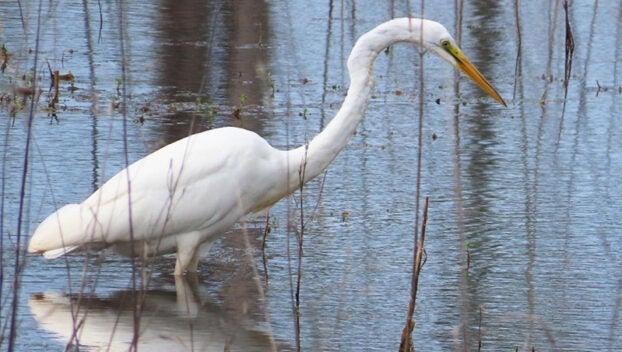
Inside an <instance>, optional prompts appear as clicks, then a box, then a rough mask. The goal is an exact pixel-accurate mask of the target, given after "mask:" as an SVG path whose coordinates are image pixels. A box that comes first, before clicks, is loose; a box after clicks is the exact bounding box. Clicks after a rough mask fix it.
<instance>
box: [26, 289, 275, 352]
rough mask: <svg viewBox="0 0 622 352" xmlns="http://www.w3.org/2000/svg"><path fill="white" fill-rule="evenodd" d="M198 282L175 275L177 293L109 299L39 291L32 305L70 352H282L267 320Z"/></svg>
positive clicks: (116, 295)
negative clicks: (242, 311)
mask: <svg viewBox="0 0 622 352" xmlns="http://www.w3.org/2000/svg"><path fill="white" fill-rule="evenodd" d="M197 283H198V281H196V280H194V278H190V279H189V278H186V277H176V278H175V290H172V289H169V290H166V289H157V290H149V291H146V292H137V291H132V290H125V291H117V292H115V293H113V294H112V295H111V296H110V297H107V298H101V297H86V296H77V295H74V296H72V295H66V294H62V293H40V294H33V295H32V296H31V297H30V300H29V305H30V310H31V312H32V315H33V316H34V318H35V320H36V321H37V323H38V324H39V326H40V327H41V328H43V329H45V330H47V331H49V332H51V333H53V334H54V335H55V336H56V338H57V339H58V340H59V341H61V342H62V343H64V344H66V345H67V346H68V347H71V349H72V350H80V351H83V350H102V349H103V350H107V351H128V350H139V351H149V352H154V351H167V352H173V351H276V350H282V347H279V346H277V344H276V342H275V340H274V339H273V337H272V334H271V332H270V326H269V324H268V323H266V322H265V321H264V319H261V318H258V317H252V316H249V315H246V316H245V317H243V318H241V317H240V316H239V314H235V313H232V312H230V311H229V310H227V309H224V308H223V307H222V306H221V305H220V304H217V303H214V302H213V301H211V300H210V299H209V298H208V295H207V294H201V292H200V290H199V286H198V284H197ZM137 302H141V303H142V304H137Z"/></svg>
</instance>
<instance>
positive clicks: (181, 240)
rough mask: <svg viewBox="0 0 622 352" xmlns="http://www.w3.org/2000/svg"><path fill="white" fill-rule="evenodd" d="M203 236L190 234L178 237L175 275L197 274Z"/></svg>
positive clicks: (197, 233)
mask: <svg viewBox="0 0 622 352" xmlns="http://www.w3.org/2000/svg"><path fill="white" fill-rule="evenodd" d="M200 236H201V234H200V233H199V232H190V233H187V234H184V235H181V236H179V237H177V261H176V263H175V275H183V274H184V271H186V270H187V271H189V272H196V271H197V266H198V264H199V255H200V253H201V251H200V250H199V248H200V246H201V244H200V242H199V239H200Z"/></svg>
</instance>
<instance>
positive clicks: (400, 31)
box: [288, 19, 421, 191]
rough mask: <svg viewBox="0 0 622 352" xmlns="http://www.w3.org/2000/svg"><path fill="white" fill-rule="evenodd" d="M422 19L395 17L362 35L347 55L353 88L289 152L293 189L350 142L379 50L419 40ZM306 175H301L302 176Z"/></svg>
mask: <svg viewBox="0 0 622 352" xmlns="http://www.w3.org/2000/svg"><path fill="white" fill-rule="evenodd" d="M420 21H421V20H419V19H396V20H393V21H390V22H387V23H384V24H382V25H380V26H378V27H376V28H374V29H373V30H371V31H370V32H367V33H366V34H364V35H363V36H361V37H360V38H359V39H358V40H357V42H356V44H355V45H354V48H353V49H352V52H351V53H350V57H349V58H348V72H349V74H350V88H349V89H348V94H347V96H346V98H345V100H344V102H343V104H342V106H341V108H340V109H339V111H338V112H337V115H335V117H334V118H333V119H332V120H331V121H330V123H329V124H328V125H326V127H325V128H324V130H322V132H320V133H319V134H318V135H317V136H315V137H314V138H313V139H312V140H311V142H309V144H307V145H304V146H302V147H299V148H296V149H293V150H291V151H289V152H288V160H289V163H290V165H291V166H290V170H291V171H290V186H291V187H293V188H290V191H293V190H295V189H296V188H297V187H299V186H300V184H301V181H302V184H304V183H306V182H308V181H309V180H311V179H313V178H315V177H316V176H318V175H320V174H321V173H322V172H324V170H326V168H327V167H328V165H330V163H331V162H332V161H333V160H334V159H335V157H337V155H338V154H339V152H340V151H341V150H343V148H344V147H345V146H346V144H348V142H349V141H350V138H352V136H353V135H354V133H355V131H356V128H357V126H358V125H359V123H360V122H361V120H362V119H363V117H364V115H365V110H366V108H367V105H368V104H369V100H370V96H371V92H372V90H373V88H374V83H375V82H374V76H373V67H372V66H373V63H374V61H375V60H376V57H377V56H378V54H379V53H381V52H382V51H384V50H385V49H386V48H387V47H389V46H390V45H392V44H394V43H396V42H401V41H408V42H418V41H419V40H418V38H419V34H418V33H419V29H420V26H421V22H420ZM301 175H302V176H303V177H302V178H301V177H300V176H301Z"/></svg>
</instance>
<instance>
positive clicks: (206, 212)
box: [28, 18, 506, 275]
mask: <svg viewBox="0 0 622 352" xmlns="http://www.w3.org/2000/svg"><path fill="white" fill-rule="evenodd" d="M398 42H407V43H412V44H414V45H419V46H422V47H423V49H425V50H426V51H429V52H432V53H434V54H436V55H438V56H440V57H441V58H442V59H444V60H445V61H447V62H448V63H450V64H451V65H453V66H454V67H457V68H458V69H459V70H460V71H462V72H463V73H464V74H466V75H467V76H468V77H470V78H471V79H472V80H473V81H474V82H475V83H476V84H477V85H479V86H480V87H481V88H482V89H483V90H484V92H486V93H487V94H488V95H490V96H491V97H492V98H493V99H495V100H496V101H497V102H499V103H500V104H502V105H503V106H506V104H505V102H504V101H503V99H502V98H501V96H500V95H499V94H498V93H497V91H496V90H495V89H494V88H493V87H492V85H491V84H490V83H489V82H488V81H487V80H486V78H485V77H484V76H483V75H482V74H481V73H480V72H479V71H478V70H477V68H475V66H473V64H472V63H471V62H470V61H469V59H468V58H467V57H466V56H465V55H464V54H463V52H462V51H461V50H460V49H459V48H458V46H457V45H456V43H455V41H454V39H453V38H452V37H451V35H450V34H449V32H448V31H447V29H445V27H443V26H442V25H441V24H439V23H437V22H434V21H430V20H425V19H416V18H398V19H393V20H390V21H388V22H385V23H383V24H381V25H379V26H377V27H376V28H374V29H372V30H371V31H369V32H367V33H365V34H364V35H362V36H361V37H360V38H359V39H358V40H357V41H356V44H355V45H354V48H353V49H352V52H351V53H350V56H349V58H348V61H347V67H348V72H349V75H350V88H349V89H348V93H347V96H346V97H345V99H344V102H343V104H342V106H341V108H340V109H339V111H338V112H337V114H336V115H335V117H334V118H333V119H332V120H331V121H330V123H329V124H328V125H327V126H326V127H325V128H324V129H323V130H322V131H321V132H320V133H319V134H318V135H317V136H315V137H314V138H313V139H312V140H311V141H310V142H308V143H307V144H305V145H303V146H300V147H298V148H295V149H292V150H279V149H276V148H274V147H272V146H271V145H270V144H268V142H266V140H264V139H263V138H261V137H260V136H259V135H257V134H256V133H254V132H251V131H248V130H244V129H241V128H234V127H223V128H217V129H213V130H209V131H205V132H202V133H198V134H195V135H191V136H188V137H186V138H183V139H181V140H179V141H176V142H174V143H172V144H169V145H167V146H165V147H163V148H161V149H159V150H157V151H155V152H153V153H151V154H149V155H147V156H145V157H144V158H142V159H140V160H138V161H136V162H134V163H133V164H131V165H129V166H128V167H127V168H126V169H124V170H121V171H120V172H119V173H117V174H116V175H115V176H113V177H112V178H111V179H110V180H108V181H107V182H106V183H105V184H104V185H103V186H101V187H100V188H99V189H98V190H97V191H96V192H95V193H93V194H92V195H91V196H89V197H88V198H87V199H86V200H84V201H83V202H82V203H80V204H69V205H65V206H64V207H62V208H60V209H58V211H57V212H55V213H53V214H51V215H50V216H48V217H47V218H46V219H45V220H44V221H43V222H42V223H41V224H40V225H39V226H38V227H37V229H36V230H35V232H34V233H33V235H32V237H31V239H30V243H29V246H28V251H29V252H31V253H42V254H43V255H44V256H45V257H46V258H55V257H59V256H61V255H64V254H66V253H69V252H72V251H75V250H79V249H86V248H96V249H102V248H106V247H109V248H112V249H113V250H114V251H116V252H118V253H120V254H122V255H126V256H135V257H143V258H145V257H150V256H157V255H163V254H169V253H176V264H175V275H182V274H183V273H184V272H196V270H197V264H198V261H199V258H200V255H201V253H203V252H205V251H206V250H207V249H208V248H209V246H210V245H211V244H212V243H213V242H214V241H215V240H216V239H218V238H219V237H220V236H221V235H222V234H223V233H224V232H225V231H227V230H228V229H229V228H230V227H232V226H233V225H234V224H235V223H236V222H238V221H240V219H242V218H243V217H245V216H247V215H249V214H253V213H256V212H259V211H261V210H264V209H267V208H269V207H270V206H272V205H273V204H274V203H276V202H277V201H279V200H280V199H281V198H283V197H286V196H288V195H290V194H291V193H293V192H294V191H295V190H296V189H298V188H299V187H300V186H301V185H303V184H305V183H306V182H308V181H309V180H311V179H313V178H315V177H316V176H318V175H320V174H321V173H322V172H324V170H326V168H327V167H328V165H329V164H330V163H331V162H332V161H333V160H334V159H335V157H336V156H337V154H339V152H340V151H341V150H342V149H343V148H344V147H345V146H346V144H347V143H348V141H349V140H350V138H351V137H352V136H353V134H354V133H355V130H356V127H357V126H358V124H359V123H360V122H361V120H362V119H363V116H364V113H365V109H366V108H367V105H368V104H369V100H370V95H371V92H372V89H373V87H374V77H373V63H374V61H375V59H376V57H377V56H378V54H379V53H381V52H382V51H383V50H385V49H386V48H387V47H389V46H391V45H393V44H396V43H398Z"/></svg>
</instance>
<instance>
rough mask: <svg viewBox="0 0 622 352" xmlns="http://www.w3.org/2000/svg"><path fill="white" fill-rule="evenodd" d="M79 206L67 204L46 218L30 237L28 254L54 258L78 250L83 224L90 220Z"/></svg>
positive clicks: (83, 229)
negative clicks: (39, 254)
mask: <svg viewBox="0 0 622 352" xmlns="http://www.w3.org/2000/svg"><path fill="white" fill-rule="evenodd" d="M85 216H87V217H88V216H89V214H88V212H84V211H82V209H81V206H80V204H68V205H65V206H64V207H62V208H60V209H58V211H57V212H55V213H53V214H52V215H50V216H48V217H47V218H46V219H45V220H43V222H42V223H41V224H40V225H39V227H37V229H36V230H35V232H34V233H33V234H32V236H31V237H30V243H29V244H28V252H30V253H41V254H43V256H44V257H46V258H56V257H60V256H61V255H64V254H67V253H69V252H71V251H74V250H76V249H78V248H79V247H80V246H81V245H82V244H83V241H84V231H85V226H84V225H85V224H88V223H89V220H90V219H86V218H85Z"/></svg>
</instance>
